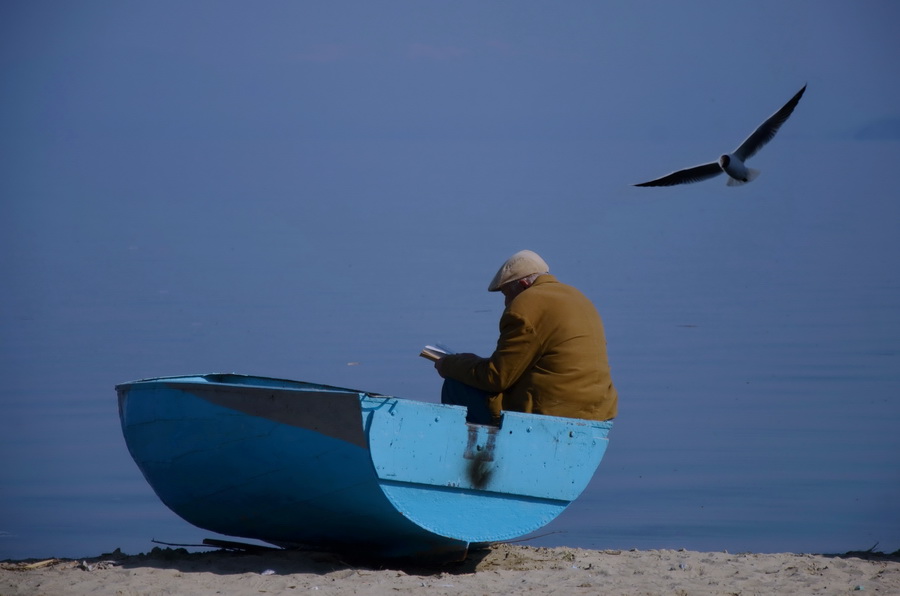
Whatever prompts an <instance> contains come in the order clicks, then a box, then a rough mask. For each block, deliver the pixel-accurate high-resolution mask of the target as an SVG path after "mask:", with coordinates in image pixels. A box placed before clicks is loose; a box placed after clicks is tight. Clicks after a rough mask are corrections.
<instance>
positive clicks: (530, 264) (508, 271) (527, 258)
mask: <svg viewBox="0 0 900 596" xmlns="http://www.w3.org/2000/svg"><path fill="white" fill-rule="evenodd" d="M534 273H550V267H549V266H548V265H547V263H545V262H544V259H542V258H541V257H540V256H538V254H537V253H536V252H532V251H530V250H520V251H519V252H517V253H516V254H514V255H513V256H511V257H509V258H508V259H506V262H505V263H503V266H502V267H500V271H498V272H497V275H495V276H494V279H492V280H491V285H489V286H488V292H497V291H499V290H500V286H502V285H503V284H507V283H509V282H511V281H515V280H517V279H522V278H523V277H528V276H529V275H532V274H534Z"/></svg>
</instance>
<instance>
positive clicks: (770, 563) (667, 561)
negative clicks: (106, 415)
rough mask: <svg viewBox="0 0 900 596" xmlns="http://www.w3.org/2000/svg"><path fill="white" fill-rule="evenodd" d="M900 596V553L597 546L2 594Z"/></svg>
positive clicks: (168, 562)
mask: <svg viewBox="0 0 900 596" xmlns="http://www.w3.org/2000/svg"><path fill="white" fill-rule="evenodd" d="M403 592H413V593H423V594H490V595H492V596H493V595H496V594H522V593H528V594H560V595H563V594H612V595H616V594H623V595H624V594H628V595H638V594H684V595H688V594H691V595H693V594H723V595H726V594H729V595H730V594H735V595H748V594H792V595H793V594H847V593H870V594H900V555H898V553H893V554H891V555H884V554H880V553H872V552H859V553H847V554H843V555H811V554H790V553H783V554H752V553H742V554H731V553H727V552H707V553H704V552H692V551H683V550H678V551H675V550H650V551H636V550H632V551H617V550H616V551H613V550H607V551H593V550H584V549H575V548H562V547H560V548H535V547H530V546H522V545H513V544H499V545H495V546H493V547H492V548H490V549H486V550H483V551H478V552H473V553H470V555H469V557H468V558H467V559H466V560H465V561H462V562H460V563H452V564H443V565H434V566H416V565H396V564H395V565H385V564H378V563H373V562H368V563H360V562H349V561H346V560H344V559H342V558H341V557H339V556H336V555H333V554H326V553H310V552H297V551H275V550H271V551H262V552H253V553H249V552H231V551H209V552H195V553H189V552H187V551H186V550H184V549H172V548H155V549H153V550H152V551H151V552H149V553H146V554H141V555H126V554H123V553H121V552H119V551H115V552H113V553H110V554H105V555H102V556H99V557H93V558H89V559H81V560H72V559H49V560H43V561H38V560H29V561H6V562H3V563H0V595H2V596H8V595H13V594H28V595H48V596H52V595H58V594H59V595H62V594H97V595H107V594H108V595H116V596H137V595H145V594H147V595H150V594H225V595H230V594H233V595H247V594H301V593H315V594H360V593H365V594H372V595H375V596H378V595H388V594H397V593H403Z"/></svg>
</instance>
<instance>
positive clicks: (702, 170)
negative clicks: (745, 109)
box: [634, 85, 806, 186]
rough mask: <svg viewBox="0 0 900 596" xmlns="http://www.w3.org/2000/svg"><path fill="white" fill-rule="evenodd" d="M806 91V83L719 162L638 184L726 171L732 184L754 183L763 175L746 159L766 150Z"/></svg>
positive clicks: (684, 179) (685, 179)
mask: <svg viewBox="0 0 900 596" xmlns="http://www.w3.org/2000/svg"><path fill="white" fill-rule="evenodd" d="M804 91H806V85H803V88H802V89H800V91H798V92H797V94H796V95H794V97H792V98H791V99H790V101H788V102H787V103H786V104H784V105H783V106H782V107H781V109H780V110H778V111H777V112H775V113H774V114H772V115H771V116H769V118H768V119H767V120H766V121H765V122H763V123H762V124H760V125H759V127H758V128H757V129H756V130H754V131H753V134H751V135H750V136H749V137H747V138H746V139H745V140H744V142H743V143H741V144H740V146H739V147H738V148H737V149H735V150H734V152H733V153H728V154H725V155H723V156H721V157H720V158H719V159H718V160H717V161H714V162H712V163H705V164H703V165H699V166H694V167H692V168H687V169H684V170H678V171H677V172H672V173H671V174H666V175H665V176H663V177H662V178H657V179H655V180H650V181H649V182H641V183H640V184H635V185H634V186H674V185H676V184H688V183H690V182H700V181H701V180H706V179H707V178H712V177H713V176H718V175H719V174H721V173H722V172H725V173H726V174H728V186H738V185H741V184H745V183H747V182H750V181H751V180H753V179H754V178H756V177H757V176H759V170H754V169H753V168H748V167H747V166H745V165H744V162H745V161H747V160H748V159H750V158H751V157H753V156H754V155H756V152H757V151H759V150H760V149H762V147H763V145H765V144H766V143H768V142H769V141H771V140H772V138H773V137H774V136H775V133H776V132H778V129H779V128H781V125H782V124H784V122H785V120H787V119H788V116H790V115H791V112H793V111H794V108H796V107H797V103H799V102H800V98H801V97H803V92H804Z"/></svg>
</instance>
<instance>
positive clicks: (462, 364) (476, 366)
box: [443, 310, 540, 393]
mask: <svg viewBox="0 0 900 596" xmlns="http://www.w3.org/2000/svg"><path fill="white" fill-rule="evenodd" d="M539 348H540V346H539V342H538V338H537V335H536V334H535V332H534V327H533V326H532V325H531V324H530V323H529V322H528V321H527V320H526V319H525V318H524V317H523V316H522V315H520V314H518V313H513V312H510V311H509V310H507V311H506V312H504V313H503V316H502V317H500V338H499V339H498V340H497V348H496V349H495V350H494V353H493V354H492V355H491V357H490V358H480V357H478V356H475V355H474V354H456V355H452V356H447V357H445V359H444V369H443V370H444V373H445V376H447V377H449V378H451V379H455V380H457V381H460V382H462V383H465V384H467V385H471V386H472V387H475V388H477V389H481V390H482V391H488V392H490V393H501V392H503V391H506V390H507V389H509V388H510V387H511V386H512V385H514V384H515V383H516V381H518V380H519V378H520V377H521V376H522V374H523V373H524V372H525V371H526V370H528V369H529V368H531V366H532V365H533V364H534V362H535V361H536V360H537V355H538V352H539Z"/></svg>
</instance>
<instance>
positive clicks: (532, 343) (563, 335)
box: [441, 274, 618, 420]
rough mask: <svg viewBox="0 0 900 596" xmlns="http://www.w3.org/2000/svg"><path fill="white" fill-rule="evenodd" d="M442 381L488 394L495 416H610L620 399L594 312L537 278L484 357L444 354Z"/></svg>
mask: <svg viewBox="0 0 900 596" xmlns="http://www.w3.org/2000/svg"><path fill="white" fill-rule="evenodd" d="M442 365H443V366H442V369H441V370H442V373H443V374H444V376H445V377H447V378H451V379H456V380H457V381H460V382H462V383H466V384H467V385H471V386H473V387H476V388H478V389H481V390H483V391H487V392H489V393H491V394H495V395H494V396H493V397H491V398H490V400H489V404H488V405H489V406H490V408H491V411H492V412H493V413H494V415H495V416H496V415H499V413H500V410H501V409H502V410H510V411H514V412H531V413H535V414H546V415H549V416H564V417H567V418H586V419H589V420H609V419H612V418H615V416H616V413H617V407H618V394H617V393H616V388H615V387H614V386H613V383H612V378H611V377H610V372H609V361H608V358H607V355H606V335H605V334H604V332H603V322H602V321H601V320H600V315H599V314H598V313H597V309H596V308H594V305H593V304H591V302H590V300H588V299H587V297H586V296H585V295H584V294H582V293H581V292H579V291H578V290H577V289H575V288H573V287H572V286H568V285H566V284H563V283H560V282H559V281H558V280H557V279H556V278H555V277H554V276H552V275H548V274H545V275H541V276H540V277H538V278H537V279H536V280H535V282H534V285H532V286H531V287H530V288H528V289H526V290H525V291H523V292H522V293H521V294H519V295H518V296H516V297H515V298H514V299H513V301H512V302H511V303H510V304H509V306H507V308H506V310H504V311H503V315H502V316H501V317H500V338H499V339H498V340H497V348H496V350H494V353H493V354H492V355H491V357H490V358H481V357H478V356H476V355H474V354H454V355H452V356H446V357H445V359H444V362H443V363H442Z"/></svg>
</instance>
